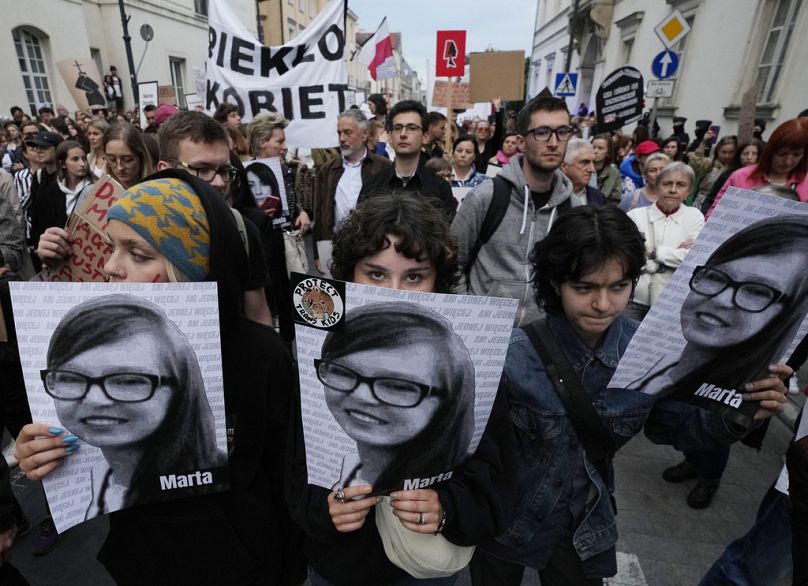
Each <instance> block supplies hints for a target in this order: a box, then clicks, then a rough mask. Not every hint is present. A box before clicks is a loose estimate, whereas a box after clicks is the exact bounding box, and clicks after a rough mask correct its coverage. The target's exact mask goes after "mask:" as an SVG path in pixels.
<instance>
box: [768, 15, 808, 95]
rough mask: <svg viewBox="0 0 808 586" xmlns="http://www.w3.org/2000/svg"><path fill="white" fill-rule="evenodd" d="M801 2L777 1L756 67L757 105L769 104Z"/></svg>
mask: <svg viewBox="0 0 808 586" xmlns="http://www.w3.org/2000/svg"><path fill="white" fill-rule="evenodd" d="M801 5H802V0H778V1H777V5H776V6H775V8H774V15H773V16H772V21H771V25H770V26H769V31H768V33H767V34H766V41H765V44H764V46H763V54H762V55H761V56H760V64H759V65H758V103H759V104H771V103H772V102H773V101H774V90H775V89H776V87H777V79H778V78H779V77H780V69H781V68H782V66H783V61H784V60H785V55H786V51H788V44H789V42H790V41H791V34H792V33H793V31H794V23H795V22H796V21H797V13H798V12H799V10H800V6H801Z"/></svg>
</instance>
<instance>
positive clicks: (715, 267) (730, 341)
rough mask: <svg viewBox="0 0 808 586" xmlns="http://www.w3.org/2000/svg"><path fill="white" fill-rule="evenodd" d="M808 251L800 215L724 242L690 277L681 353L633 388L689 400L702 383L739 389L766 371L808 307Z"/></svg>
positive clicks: (807, 226) (807, 227)
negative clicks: (807, 259)
mask: <svg viewBox="0 0 808 586" xmlns="http://www.w3.org/2000/svg"><path fill="white" fill-rule="evenodd" d="M806 250H808V218H805V217H804V216H779V217H776V218H770V219H766V220H761V221H759V222H755V223H754V224H752V225H751V226H748V227H746V228H744V229H743V230H741V231H739V232H737V233H736V234H734V235H733V236H731V237H730V238H728V239H727V240H725V241H724V242H723V243H722V244H721V245H720V246H719V247H718V248H717V249H716V250H715V252H713V253H712V254H711V255H710V257H709V258H708V259H707V261H706V262H705V264H704V265H702V266H698V267H696V269H695V270H694V271H693V275H692V277H691V278H690V293H689V294H688V295H687V297H686V298H685V301H684V302H683V303H682V309H681V318H680V319H681V324H682V335H683V337H684V339H685V341H686V342H687V344H686V345H685V348H684V350H683V351H682V353H681V356H680V357H679V356H677V357H674V358H673V359H672V360H665V359H662V360H661V361H660V362H659V363H658V364H656V365H655V366H654V367H653V368H652V369H651V370H650V372H649V373H647V374H646V375H645V376H643V378H642V379H641V380H639V381H637V384H636V385H632V388H637V389H639V390H642V391H643V392H644V393H649V394H661V395H664V396H670V397H691V398H692V397H693V394H694V392H695V391H696V389H698V388H699V386H700V385H701V384H702V383H705V382H711V383H714V384H715V385H717V386H720V387H721V388H725V389H743V388H744V385H745V384H746V383H748V382H749V381H751V380H756V379H759V378H761V377H763V376H765V375H766V374H767V373H768V370H767V368H768V365H769V364H773V363H775V362H777V361H779V360H781V359H782V358H784V356H783V354H784V353H785V351H786V348H787V347H788V346H789V345H790V344H791V343H792V341H793V340H794V336H795V335H796V333H797V330H798V328H799V326H800V324H801V323H802V322H803V320H804V319H805V316H806V312H808V273H806V272H805V271H803V270H802V267H803V266H804V264H805V251H806ZM711 403H713V404H714V403H715V402H714V401H709V400H706V403H705V404H711Z"/></svg>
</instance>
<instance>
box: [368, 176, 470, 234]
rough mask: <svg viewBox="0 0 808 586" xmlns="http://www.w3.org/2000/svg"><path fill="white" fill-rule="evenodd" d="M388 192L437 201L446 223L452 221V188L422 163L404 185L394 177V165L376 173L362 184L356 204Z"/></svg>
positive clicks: (453, 202)
mask: <svg viewBox="0 0 808 586" xmlns="http://www.w3.org/2000/svg"><path fill="white" fill-rule="evenodd" d="M390 191H409V192H412V193H417V194H420V195H423V196H425V197H431V198H433V199H437V200H439V201H438V202H437V203H438V205H439V206H440V207H441V208H442V209H443V212H444V213H445V214H446V219H447V221H448V222H450V223H451V221H452V220H453V219H454V215H455V211H456V210H457V200H456V199H455V198H454V196H453V195H452V186H451V185H449V182H448V181H446V180H445V179H441V178H440V177H438V176H437V175H435V174H434V173H433V172H432V171H430V170H429V169H427V168H426V167H424V164H423V161H421V162H420V163H419V164H418V169H417V170H416V171H415V175H413V176H412V177H411V178H410V180H409V181H408V182H407V184H406V185H405V184H404V182H403V181H402V180H401V179H400V178H399V177H398V175H396V167H395V165H390V166H389V167H388V168H386V169H384V170H382V171H380V172H379V173H376V174H375V175H373V176H372V177H370V178H369V179H368V180H367V181H365V182H364V183H363V184H362V191H360V192H359V199H358V200H357V202H356V203H357V205H359V204H360V203H362V202H363V201H364V200H365V199H367V198H368V197H371V196H373V195H379V194H381V193H389V192H390Z"/></svg>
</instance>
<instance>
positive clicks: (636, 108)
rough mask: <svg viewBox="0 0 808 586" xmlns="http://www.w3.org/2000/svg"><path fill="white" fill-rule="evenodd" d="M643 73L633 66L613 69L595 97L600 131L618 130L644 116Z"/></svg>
mask: <svg viewBox="0 0 808 586" xmlns="http://www.w3.org/2000/svg"><path fill="white" fill-rule="evenodd" d="M643 85H644V84H643V80H642V73H640V72H639V71H638V70H636V69H635V68H633V67H621V68H620V69H617V70H615V71H613V72H612V73H611V74H610V75H609V76H608V77H607V78H606V80H605V81H604V82H603V83H602V84H601V86H600V88H599V89H598V94H597V97H596V98H595V110H596V112H597V121H598V132H611V131H613V130H618V129H620V128H622V127H623V126H625V125H626V124H630V123H631V122H634V121H635V120H637V119H638V118H639V117H640V116H642V109H643Z"/></svg>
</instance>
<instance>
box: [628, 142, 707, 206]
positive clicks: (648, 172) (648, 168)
mask: <svg viewBox="0 0 808 586" xmlns="http://www.w3.org/2000/svg"><path fill="white" fill-rule="evenodd" d="M670 162H671V160H670V157H668V155H666V154H664V153H653V154H652V155H650V156H649V157H648V158H647V159H646V160H645V164H644V165H643V169H642V176H643V179H645V185H643V186H642V187H640V188H639V189H635V190H634V191H632V192H631V193H626V194H625V195H624V196H623V199H621V200H620V206H619V207H620V209H621V210H623V211H624V212H629V211H631V210H633V209H635V208H642V207H645V206H652V205H654V203H655V202H656V201H657V192H656V178H657V174H658V173H659V172H660V171H661V170H662V168H663V167H665V165H667V164H668V163H670ZM694 182H695V180H694V181H691V183H694Z"/></svg>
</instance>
